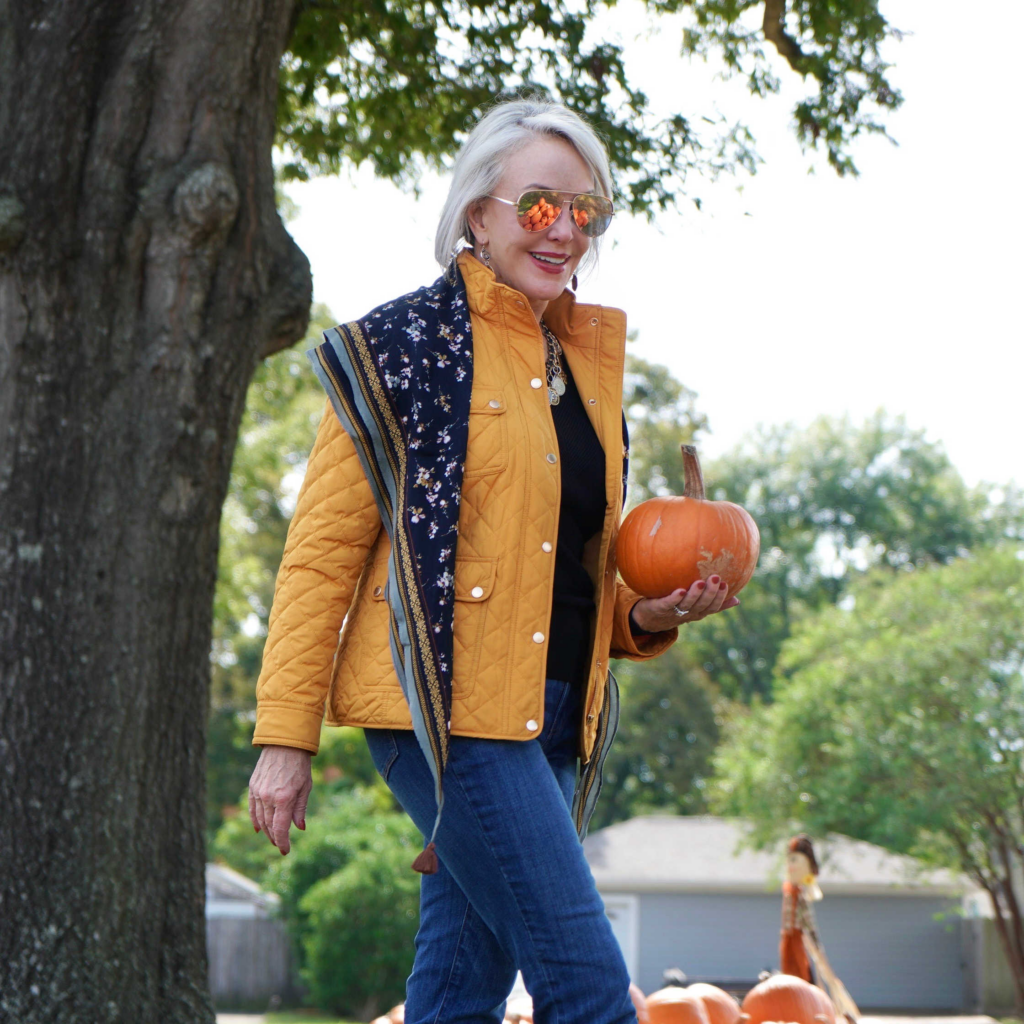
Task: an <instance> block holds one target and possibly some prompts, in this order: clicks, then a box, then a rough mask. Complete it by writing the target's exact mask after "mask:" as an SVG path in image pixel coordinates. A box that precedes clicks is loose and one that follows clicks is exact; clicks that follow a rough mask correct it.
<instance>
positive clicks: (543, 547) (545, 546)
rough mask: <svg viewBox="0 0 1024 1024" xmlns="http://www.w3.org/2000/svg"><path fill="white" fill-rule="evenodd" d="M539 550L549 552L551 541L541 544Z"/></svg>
mask: <svg viewBox="0 0 1024 1024" xmlns="http://www.w3.org/2000/svg"><path fill="white" fill-rule="evenodd" d="M540 549H541V551H548V552H550V551H551V541H549V540H546V541H544V543H543V544H541V546H540Z"/></svg>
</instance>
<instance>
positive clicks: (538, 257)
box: [469, 136, 596, 319]
mask: <svg viewBox="0 0 1024 1024" xmlns="http://www.w3.org/2000/svg"><path fill="white" fill-rule="evenodd" d="M595 184H596V183H595V181H594V178H593V175H592V174H591V173H590V171H589V170H588V169H587V165H586V164H585V163H584V162H583V158H582V157H581V156H580V155H579V153H577V152H576V150H575V149H573V147H572V146H570V145H569V143H568V142H566V141H565V140H564V139H558V138H552V137H551V136H538V137H537V138H536V139H534V140H533V141H532V142H530V143H528V144H527V145H526V146H524V147H523V148H522V149H521V150H519V152H517V153H515V154H513V155H512V156H511V157H510V158H509V160H508V163H507V164H506V165H505V172H504V174H503V175H502V178H501V181H500V182H499V183H498V185H497V187H496V188H495V189H494V191H493V192H492V193H491V194H492V195H495V196H499V197H500V198H502V199H511V200H512V201H513V202H514V201H515V200H517V199H518V198H519V196H520V195H521V194H522V193H523V192H525V191H526V190H527V189H530V188H546V189H557V190H559V191H565V192H577V193H579V192H595V191H596V188H595ZM469 223H470V226H471V227H472V229H473V234H474V236H475V238H476V245H475V246H474V252H475V253H476V255H477V256H478V257H479V256H480V250H481V249H487V250H488V252H489V253H490V254H491V269H492V270H493V271H494V276H495V277H496V278H497V279H498V280H499V281H500V282H502V283H503V284H507V285H509V286H510V287H512V288H515V289H516V290H518V291H520V292H522V293H523V294H524V295H525V296H526V298H527V300H528V301H529V303H530V306H531V307H532V309H533V311H534V313H535V314H536V316H537V318H538V319H539V318H540V317H541V316H542V315H543V313H544V309H545V308H546V307H547V304H548V303H549V302H550V301H551V300H552V299H556V298H558V296H559V295H561V294H562V291H563V290H564V289H565V287H566V285H567V284H568V283H569V281H570V280H571V279H572V275H573V274H574V273H575V271H576V268H577V267H578V266H579V263H580V260H581V259H582V258H583V256H584V254H585V253H586V251H587V249H589V248H590V239H589V238H588V237H587V236H586V235H584V234H583V233H582V232H581V231H580V230H579V228H577V227H576V225H575V224H574V223H573V221H572V217H571V214H570V210H569V204H568V203H563V205H562V210H561V213H560V214H559V216H558V219H557V220H556V221H555V222H554V223H553V224H551V225H550V226H549V227H547V228H544V229H542V230H540V231H526V230H524V229H523V228H522V227H520V225H519V221H518V220H517V219H516V209H515V207H514V206H508V205H506V204H505V203H499V202H496V201H495V200H494V199H485V200H483V201H482V202H481V203H479V204H478V205H476V206H474V207H473V208H472V209H470V211H469Z"/></svg>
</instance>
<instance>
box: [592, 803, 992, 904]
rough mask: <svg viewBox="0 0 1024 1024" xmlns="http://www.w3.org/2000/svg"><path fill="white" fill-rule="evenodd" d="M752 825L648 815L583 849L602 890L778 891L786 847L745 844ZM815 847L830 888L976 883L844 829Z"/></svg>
mask: <svg viewBox="0 0 1024 1024" xmlns="http://www.w3.org/2000/svg"><path fill="white" fill-rule="evenodd" d="M748 831H749V830H748V828H747V826H746V825H745V824H744V823H743V822H742V821H740V820H737V819H730V818H716V817H711V816H701V817H685V816H679V815H650V816H646V817H640V818H632V819H631V820H629V821H624V822H621V823H620V824H618V825H611V826H609V827H608V828H604V829H601V830H600V831H599V832H595V833H594V834H593V835H591V836H588V837H587V839H586V841H585V842H584V844H583V850H584V853H585V855H586V858H587V860H588V861H589V863H590V867H591V870H592V871H593V873H594V879H595V880H596V882H597V887H598V888H599V889H601V890H602V891H604V892H613V891H619V892H644V891H646V892H750V893H766V892H778V890H779V887H780V885H781V884H782V873H783V865H784V849H783V846H782V845H781V844H780V845H779V846H778V847H776V848H774V849H770V850H753V849H751V848H750V847H749V846H744V845H743V844H744V840H745V838H746V836H747V834H748ZM812 838H813V837H812ZM814 849H815V854H816V856H817V859H818V862H819V864H820V866H821V875H820V876H819V879H818V881H819V884H820V885H821V888H822V890H823V891H824V892H825V893H826V894H827V893H835V894H851V895H852V894H859V895H878V894H884V895H893V896H900V895H904V896H915V895H921V896H936V895H948V896H959V895H962V894H965V893H967V892H968V891H969V890H970V889H971V888H972V887H971V885H970V882H969V881H968V879H967V878H966V877H964V876H962V875H957V874H954V873H953V872H949V871H929V870H925V869H924V868H923V867H922V865H921V863H920V862H919V861H917V860H915V859H914V858H913V857H906V856H901V855H899V854H894V853H890V852H889V851H888V850H884V849H882V847H880V846H874V845H873V844H871V843H864V842H860V841H858V840H855V839H849V838H847V837H846V836H841V835H831V836H829V837H828V838H827V839H824V840H820V841H819V840H818V839H814Z"/></svg>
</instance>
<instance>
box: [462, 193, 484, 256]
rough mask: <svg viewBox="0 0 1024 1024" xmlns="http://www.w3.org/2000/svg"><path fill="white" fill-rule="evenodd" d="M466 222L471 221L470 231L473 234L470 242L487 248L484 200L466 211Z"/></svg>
mask: <svg viewBox="0 0 1024 1024" xmlns="http://www.w3.org/2000/svg"><path fill="white" fill-rule="evenodd" d="M466 220H468V221H469V229H470V231H472V232H473V237H472V239H470V241H472V242H475V243H476V244H478V245H483V246H486V245H487V226H486V224H485V223H484V200H482V199H481V200H478V201H477V202H475V203H473V205H472V206H470V207H469V209H468V210H466Z"/></svg>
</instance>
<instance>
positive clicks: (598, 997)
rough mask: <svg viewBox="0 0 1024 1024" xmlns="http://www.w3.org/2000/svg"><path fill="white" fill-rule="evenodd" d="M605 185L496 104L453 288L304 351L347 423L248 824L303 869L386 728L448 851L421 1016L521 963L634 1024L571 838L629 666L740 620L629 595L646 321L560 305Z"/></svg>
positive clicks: (522, 104) (490, 1013) (300, 540)
mask: <svg viewBox="0 0 1024 1024" xmlns="http://www.w3.org/2000/svg"><path fill="white" fill-rule="evenodd" d="M610 194H611V182H610V175H609V169H608V159H607V155H606V153H605V151H604V148H603V146H602V144H601V142H600V141H599V139H598V138H597V136H596V135H595V133H594V132H593V131H592V129H590V128H589V126H587V125H586V124H585V123H584V122H583V121H582V120H580V118H578V117H577V116H576V115H574V114H572V113H571V112H570V111H568V110H566V109H565V108H563V107H560V106H557V105H553V104H549V103H542V102H533V101H516V102H511V103H505V104H501V105H499V106H496V107H495V108H494V109H493V110H492V111H491V112H490V113H489V114H488V115H487V116H486V117H484V118H483V119H482V120H481V122H480V123H479V124H478V125H477V127H476V128H475V129H474V131H473V132H472V134H471V135H470V137H469V138H468V139H467V141H466V144H465V146H464V147H463V149H462V151H461V153H460V155H459V157H458V159H457V161H456V164H455V167H454V171H453V176H452V185H451V191H450V194H449V197H448V200H447V202H446V204H445V208H444V210H443V211H442V214H441V221H440V227H439V231H438V238H437V248H436V255H437V257H438V260H439V262H440V263H441V265H442V266H443V267H445V268H446V272H445V275H444V277H443V278H442V279H439V280H438V281H437V282H436V283H435V284H434V285H432V286H430V287H429V288H425V289H421V290H420V291H419V292H415V293H413V294H412V295H409V296H404V297H403V298H401V299H398V300H396V301H395V302H393V303H388V304H386V305H385V306H382V307H380V308H379V309H378V310H375V311H373V312H372V313H371V314H369V315H368V316H367V317H365V318H363V320H361V321H357V322H353V323H351V324H346V325H343V326H342V327H339V328H337V329H336V330H332V331H328V332H326V335H325V339H326V340H325V342H324V344H323V345H321V346H320V347H319V348H318V349H316V350H315V352H314V353H312V354H311V358H312V361H313V365H314V369H315V370H316V372H317V374H318V376H319V377H320V379H321V381H322V382H323V383H324V385H325V388H326V389H327V392H328V396H329V398H330V404H329V407H328V409H327V411H326V412H325V414H324V418H323V420H322V422H321V425H320V430H319V433H318V436H317V441H316V445H315V446H314V449H313V452H312V454H311V455H310V460H309V468H308V470H307V474H306V478H305V482H304V484H303V488H302V491H301V493H300V496H299V499H298V503H297V506H296V511H295V516H294V518H293V521H292V525H291V529H290V531H289V535H288V542H287V545H286V548H285V553H284V558H283V561H282V565H281V571H280V574H279V577H278V581H277V589H276V594H275V598H274V608H273V613H272V615H271V620H270V631H269V635H268V638H267V644H266V649H265V653H264V662H263V671H262V673H261V676H260V680H259V683H258V687H257V692H258V699H259V710H258V717H257V725H256V732H255V737H254V740H253V742H254V743H255V744H257V745H261V746H262V747H263V750H262V753H261V755H260V760H259V764H258V765H257V767H256V770H255V772H254V773H253V778H252V782H251V784H250V809H251V813H252V818H253V824H254V826H255V827H256V829H257V830H258V831H259V830H263V831H265V832H266V833H267V835H268V838H269V839H270V840H271V842H273V843H274V844H275V845H276V846H277V847H278V848H279V849H280V850H281V852H282V853H287V851H288V830H289V826H290V824H291V822H292V821H294V822H295V824H296V825H297V826H298V827H299V828H302V827H304V814H305V806H306V799H307V796H308V793H309V789H310V785H311V783H310V766H309V762H310V756H311V755H312V754H314V753H316V750H317V744H318V741H319V733H320V723H321V717H322V714H323V710H324V703H325V698H326V704H327V716H328V717H327V721H328V723H329V724H334V725H354V726H360V727H362V728H364V729H365V730H366V738H367V742H368V744H369V747H370V752H371V754H372V756H373V759H374V762H375V764H376V766H377V769H378V771H379V772H380V774H381V775H382V777H383V778H384V780H385V782H386V783H387V784H388V786H389V787H390V788H391V790H392V791H393V793H394V794H395V796H396V797H397V799H398V800H399V802H400V803H401V805H402V806H403V807H404V808H405V810H406V811H407V812H408V813H409V814H410V816H411V817H412V818H413V820H414V821H415V823H416V825H417V826H418V827H419V828H420V829H421V830H422V831H423V833H424V836H425V837H426V838H428V839H429V842H428V843H427V846H426V848H425V850H424V852H423V853H422V854H421V855H420V856H419V857H418V858H417V861H416V864H415V866H416V868H417V869H418V870H421V871H423V872H424V879H423V885H422V893H421V915H420V929H419V933H418V935H417V939H416V959H415V964H414V967H413V972H412V975H411V976H410V978H409V982H408V993H407V1001H406V1019H407V1020H408V1021H409V1022H410V1024H413V1022H420V1021H428V1020H429V1021H467V1022H469V1021H474V1022H477V1021H479V1022H483V1021H500V1020H501V1018H502V1011H503V1006H504V1001H505V997H506V996H507V994H508V993H509V991H510V989H511V987H512V984H513V981H514V978H515V974H516V969H517V968H518V969H520V970H522V972H523V976H524V979H525V981H526V985H527V988H528V989H529V990H530V992H531V994H532V995H533V998H534V1007H535V1019H536V1020H537V1021H555V1020H557V1021H560V1022H570V1021H580V1022H584V1021H585V1022H587V1024H602V1022H620V1021H623V1022H626V1021H630V1022H632V1021H635V1019H636V1018H635V1014H634V1011H633V1007H632V1004H631V1001H630V998H629V995H628V984H629V978H628V976H627V974H626V969H625V965H624V963H623V960H622V956H621V954H620V952H619V949H618V946H617V944H616V942H615V939H614V937H613V935H612V932H611V928H610V926H609V923H608V920H607V918H606V917H605V915H604V913H603V907H602V903H601V899H600V897H599V896H598V894H597V891H596V889H595V886H594V883H593V879H592V877H591V875H590V871H589V869H588V867H587V864H586V861H585V860H584V858H583V852H582V847H581V845H580V837H581V836H582V835H583V834H584V833H585V830H586V822H587V819H588V818H589V814H590V811H591V810H592V808H593V802H594V800H595V799H596V795H597V792H598V790H599V788H600V778H599V776H600V764H601V762H602V760H603V757H604V754H605V752H606V751H607V747H608V744H609V742H610V739H611V736H612V734H613V733H614V724H615V717H616V715H617V703H616V701H617V695H616V692H615V684H614V677H612V676H611V675H610V674H609V672H608V658H609V657H626V658H632V659H634V660H640V659H644V658H650V657H654V656H656V655H657V654H660V653H661V652H663V651H664V650H666V649H667V648H668V647H669V645H670V644H671V643H672V642H673V641H674V640H675V638H676V635H677V626H678V624H679V623H680V622H692V621H695V620H697V619H700V618H703V617H705V616H707V615H709V614H712V613H715V612H718V611H720V610H722V609H723V608H725V607H730V606H731V605H734V604H736V603H737V602H736V599H735V598H729V596H728V592H727V588H726V587H725V585H724V584H722V583H721V582H720V581H719V579H718V578H717V577H711V578H710V579H709V580H707V581H706V583H705V582H704V581H700V582H698V583H695V584H694V585H693V586H692V587H691V588H690V589H689V591H685V590H676V591H674V592H673V593H671V594H668V595H666V596H665V597H663V598H660V599H646V598H641V597H640V596H639V595H638V594H635V593H634V592H632V591H631V590H629V589H628V588H627V587H626V586H624V585H623V584H622V583H621V582H620V581H619V580H617V578H616V574H615V570H614V563H613V561H612V545H613V542H614V538H615V533H616V530H617V528H618V523H619V516H620V511H621V508H622V503H623V486H624V485H623V477H624V470H625V459H626V455H627V449H626V446H625V444H624V426H623V424H624V421H623V418H622V374H623V362H624V358H625V338H626V323H625V317H624V316H623V314H622V313H621V312H619V311H618V310H614V309H603V308H601V307H599V306H584V305H581V304H578V303H576V301H575V298H574V295H573V293H572V292H571V291H569V290H567V285H568V284H569V283H570V282H573V285H575V275H576V271H577V269H579V268H580V267H583V266H585V265H586V263H587V262H588V261H592V260H593V258H594V257H595V255H596V247H595V246H596V241H597V239H598V238H599V236H600V234H601V233H602V232H603V231H604V230H605V229H606V228H607V226H608V223H609V221H610V219H611V213H612V207H611V202H610V200H608V199H607V198H606V197H607V196H609V195H610ZM462 239H464V240H465V241H466V242H468V248H466V249H464V250H463V251H462V252H460V253H458V255H457V257H455V258H453V257H452V253H453V252H454V251H455V250H456V249H457V247H458V245H459V243H460V240H462ZM620 451H621V456H620ZM343 620H344V628H343V629H341V637H340V641H339V639H338V631H339V629H340V628H341V627H342V622H343ZM577 759H579V760H580V762H581V764H582V766H583V767H582V770H581V772H580V779H579V783H578V784H576V785H575V793H574V782H575V781H576V779H575V777H576V767H577Z"/></svg>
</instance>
